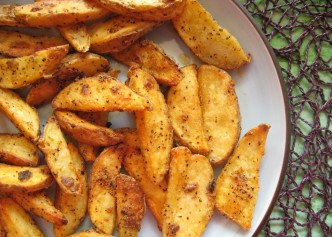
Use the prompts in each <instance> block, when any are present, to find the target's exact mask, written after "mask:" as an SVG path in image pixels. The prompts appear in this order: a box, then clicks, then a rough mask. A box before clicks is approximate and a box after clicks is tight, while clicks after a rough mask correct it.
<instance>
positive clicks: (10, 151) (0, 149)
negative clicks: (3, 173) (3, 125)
mask: <svg viewBox="0 0 332 237" xmlns="http://www.w3.org/2000/svg"><path fill="white" fill-rule="evenodd" d="M0 160H1V161H2V162H4V163H7V164H12V165H18V166H36V165H37V164H38V161H39V158H38V149H37V147H36V145H35V144H33V143H32V142H31V141H30V140H29V139H27V138H26V137H24V136H23V135H22V134H4V133H2V134H0Z"/></svg>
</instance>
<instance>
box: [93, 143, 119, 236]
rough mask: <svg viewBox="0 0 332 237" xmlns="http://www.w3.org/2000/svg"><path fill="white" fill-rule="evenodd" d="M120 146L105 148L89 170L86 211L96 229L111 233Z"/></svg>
mask: <svg viewBox="0 0 332 237" xmlns="http://www.w3.org/2000/svg"><path fill="white" fill-rule="evenodd" d="M122 159H123V150H122V147H121V146H119V147H109V148H106V149H105V150H104V151H103V152H102V153H101V154H100V155H99V156H98V157H97V159H96V160H95V161H94V163H93V166H92V169H91V172H90V191H89V203H88V211H89V215H90V218H91V221H92V223H93V225H94V226H96V228H97V229H98V230H100V231H101V232H103V233H106V234H112V233H113V231H114V228H115V221H116V190H115V186H116V184H115V178H116V176H117V175H118V174H119V173H120V169H121V161H122Z"/></svg>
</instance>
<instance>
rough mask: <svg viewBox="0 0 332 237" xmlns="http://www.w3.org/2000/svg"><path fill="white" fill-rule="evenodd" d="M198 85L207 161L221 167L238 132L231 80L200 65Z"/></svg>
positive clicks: (228, 76)
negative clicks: (207, 147)
mask: <svg viewBox="0 0 332 237" xmlns="http://www.w3.org/2000/svg"><path fill="white" fill-rule="evenodd" d="M198 84H199V95H200V100H201V105H202V111H203V127H204V131H205V137H206V138H207V139H208V145H209V148H210V151H209V155H208V158H209V160H210V162H211V163H212V164H213V165H217V164H221V163H223V162H225V161H226V160H227V158H228V157H229V156H230V154H231V153H232V152H233V150H234V148H235V146H236V144H237V142H238V140H239V136H240V131H241V124H240V123H241V121H240V120H241V116H240V109H239V104H238V101H237V95H236V92H235V85H234V81H233V80H232V78H231V76H230V75H229V74H228V73H227V72H225V71H223V70H222V69H219V68H217V67H215V66H212V65H202V66H200V67H199V69H198ZM226 108H227V109H226Z"/></svg>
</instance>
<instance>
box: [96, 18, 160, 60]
mask: <svg viewBox="0 0 332 237" xmlns="http://www.w3.org/2000/svg"><path fill="white" fill-rule="evenodd" d="M158 24H160V23H159V22H154V21H143V20H138V19H134V18H131V17H127V16H116V17H114V18H112V19H110V20H107V21H104V22H98V23H96V24H93V25H91V26H90V27H89V33H90V37H91V51H93V52H97V53H111V52H119V51H121V50H123V49H125V48H126V47H128V46H130V45H131V44H132V43H134V42H135V41H136V40H138V39H139V38H140V37H141V36H143V35H144V34H146V33H147V32H149V31H150V30H152V29H153V28H154V27H155V26H157V25H158Z"/></svg>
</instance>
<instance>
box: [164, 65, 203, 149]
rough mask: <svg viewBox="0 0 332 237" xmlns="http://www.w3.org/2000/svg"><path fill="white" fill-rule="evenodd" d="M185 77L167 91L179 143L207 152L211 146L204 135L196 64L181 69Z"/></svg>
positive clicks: (169, 107) (176, 139) (175, 133)
mask: <svg viewBox="0 0 332 237" xmlns="http://www.w3.org/2000/svg"><path fill="white" fill-rule="evenodd" d="M181 71H182V73H183V79H182V80H181V81H180V82H179V84H177V85H176V86H172V87H170V89H169V91H168V93H167V105H168V110H169V114H170V119H171V122H172V127H173V130H174V140H175V141H176V143H177V144H179V145H182V146H186V147H188V148H189V149H190V150H191V152H192V153H198V154H203V155H205V154H207V153H208V152H209V147H208V144H207V140H206V138H205V135H204V129H203V116H202V109H201V103H200V101H199V92H198V81H197V70H196V65H189V66H186V67H184V68H182V69H181Z"/></svg>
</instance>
